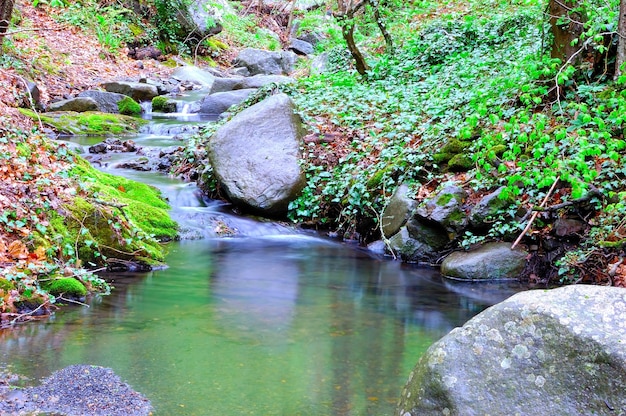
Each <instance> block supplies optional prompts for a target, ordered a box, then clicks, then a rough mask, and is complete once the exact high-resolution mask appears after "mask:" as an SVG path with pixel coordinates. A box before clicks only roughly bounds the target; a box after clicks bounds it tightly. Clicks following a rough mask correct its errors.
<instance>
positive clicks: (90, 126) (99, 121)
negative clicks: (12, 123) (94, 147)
mask: <svg viewBox="0 0 626 416" xmlns="http://www.w3.org/2000/svg"><path fill="white" fill-rule="evenodd" d="M20 112H21V113H22V114H24V115H25V116H27V117H30V118H32V119H33V120H35V121H38V120H39V118H41V121H42V123H44V124H47V125H48V126H50V127H52V128H54V129H55V130H56V131H58V132H59V133H67V134H88V135H89V134H92V135H106V134H129V133H134V132H137V130H138V129H139V127H141V126H142V125H143V124H145V123H147V120H143V119H141V118H137V117H130V116H126V115H123V114H109V113H101V112H98V111H86V112H84V113H75V112H72V111H56V112H50V113H43V114H37V113H35V112H34V111H32V110H29V109H25V108H20Z"/></svg>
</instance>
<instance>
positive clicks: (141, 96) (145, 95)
mask: <svg viewBox="0 0 626 416" xmlns="http://www.w3.org/2000/svg"><path fill="white" fill-rule="evenodd" d="M102 88H104V89H105V90H106V91H108V92H116V93H118V94H124V95H128V96H129V97H131V98H132V99H133V100H135V101H137V102H142V101H150V100H152V99H153V98H154V97H156V96H157V95H159V90H158V89H157V87H156V86H154V85H150V84H146V83H142V82H131V81H109V82H105V83H103V84H102Z"/></svg>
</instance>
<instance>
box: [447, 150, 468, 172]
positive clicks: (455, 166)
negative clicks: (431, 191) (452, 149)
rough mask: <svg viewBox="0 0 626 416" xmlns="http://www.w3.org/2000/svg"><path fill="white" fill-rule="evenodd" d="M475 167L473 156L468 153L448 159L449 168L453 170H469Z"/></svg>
mask: <svg viewBox="0 0 626 416" xmlns="http://www.w3.org/2000/svg"><path fill="white" fill-rule="evenodd" d="M473 167H474V162H473V161H472V158H471V157H469V156H468V155H466V154H462V153H460V154H458V155H454V156H453V157H452V159H450V160H449V161H448V170H450V171H451V172H467V171H468V170H470V169H472V168H473Z"/></svg>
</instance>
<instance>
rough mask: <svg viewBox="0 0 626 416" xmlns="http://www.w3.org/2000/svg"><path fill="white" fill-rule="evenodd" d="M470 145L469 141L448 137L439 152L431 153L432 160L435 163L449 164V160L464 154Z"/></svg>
mask: <svg viewBox="0 0 626 416" xmlns="http://www.w3.org/2000/svg"><path fill="white" fill-rule="evenodd" d="M470 145H471V143H470V142H467V141H463V140H458V139H450V140H448V141H447V142H446V144H445V145H444V146H443V147H442V148H441V150H439V152H437V153H435V154H434V155H433V160H434V161H435V162H437V163H448V164H449V161H450V160H452V159H454V157H455V156H457V155H464V154H465V151H466V150H467V148H469V147H470Z"/></svg>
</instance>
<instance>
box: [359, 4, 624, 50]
mask: <svg viewBox="0 0 626 416" xmlns="http://www.w3.org/2000/svg"><path fill="white" fill-rule="evenodd" d="M367 1H368V3H369V4H370V5H371V6H372V9H373V10H374V19H376V24H377V25H378V29H380V32H381V33H382V34H383V37H384V38H385V47H386V52H387V53H389V54H393V39H392V38H391V35H390V34H389V31H388V30H387V26H385V21H384V20H383V18H382V16H381V15H380V2H379V1H378V0H367ZM625 1H626V0H625Z"/></svg>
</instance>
